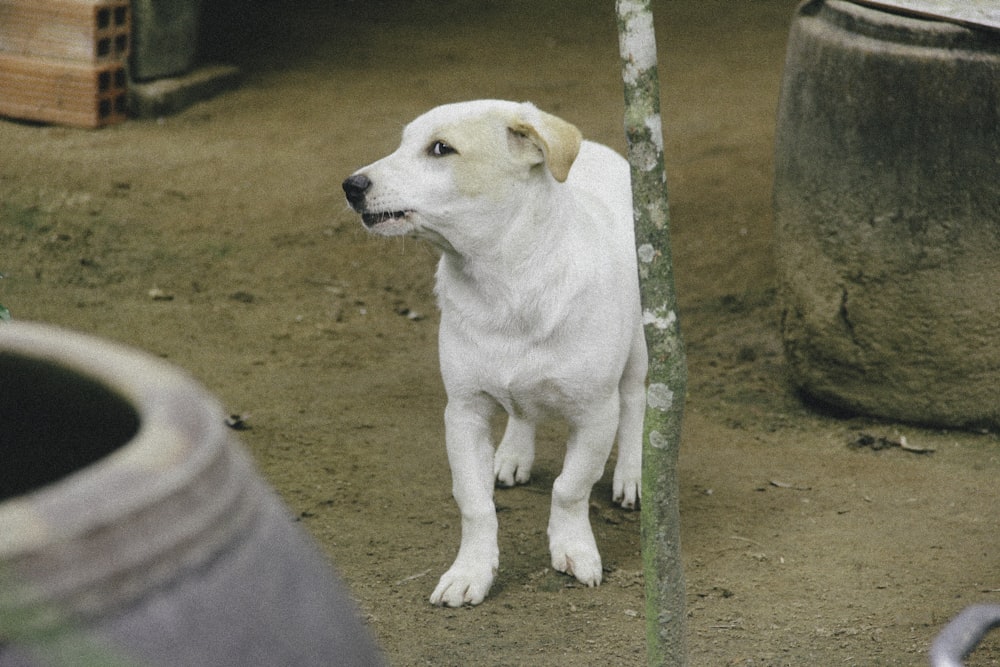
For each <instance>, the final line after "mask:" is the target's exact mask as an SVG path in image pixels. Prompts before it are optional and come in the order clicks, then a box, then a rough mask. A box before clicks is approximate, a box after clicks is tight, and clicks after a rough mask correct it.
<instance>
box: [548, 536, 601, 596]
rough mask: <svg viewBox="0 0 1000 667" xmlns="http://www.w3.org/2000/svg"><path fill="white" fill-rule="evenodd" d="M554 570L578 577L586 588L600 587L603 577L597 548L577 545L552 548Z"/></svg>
mask: <svg viewBox="0 0 1000 667" xmlns="http://www.w3.org/2000/svg"><path fill="white" fill-rule="evenodd" d="M551 550H552V568H553V569H555V570H558V571H559V572H564V573H566V574H568V575H571V576H573V577H576V579H577V581H579V582H580V583H581V584H584V585H586V586H599V585H600V584H601V578H602V576H603V570H602V568H601V554H600V553H598V551H597V547H596V546H591V545H585V544H576V545H570V544H567V545H561V546H555V545H553V546H552V547H551Z"/></svg>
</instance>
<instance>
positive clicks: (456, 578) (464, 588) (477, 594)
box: [431, 563, 496, 607]
mask: <svg viewBox="0 0 1000 667" xmlns="http://www.w3.org/2000/svg"><path fill="white" fill-rule="evenodd" d="M495 574H496V570H495V568H493V567H490V566H486V567H482V566H478V565H477V566H463V565H460V564H458V563H455V564H454V565H452V566H451V569H449V570H448V571H447V572H445V573H444V575H442V576H441V580H440V581H439V582H438V585H437V588H435V589H434V592H433V593H431V604H433V605H438V606H441V607H461V606H463V605H473V606H474V605H477V604H479V603H480V602H482V601H483V600H484V599H486V594H487V593H489V592H490V587H491V586H493V577H494V576H495Z"/></svg>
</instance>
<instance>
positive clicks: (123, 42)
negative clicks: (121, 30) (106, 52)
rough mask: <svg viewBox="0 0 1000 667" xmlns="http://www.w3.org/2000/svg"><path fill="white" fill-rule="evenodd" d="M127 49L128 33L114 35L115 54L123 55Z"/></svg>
mask: <svg viewBox="0 0 1000 667" xmlns="http://www.w3.org/2000/svg"><path fill="white" fill-rule="evenodd" d="M127 50H128V35H118V36H117V37H115V55H119V56H120V55H124V53H125V51H127Z"/></svg>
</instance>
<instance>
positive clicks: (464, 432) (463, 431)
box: [431, 400, 500, 607]
mask: <svg viewBox="0 0 1000 667" xmlns="http://www.w3.org/2000/svg"><path fill="white" fill-rule="evenodd" d="M489 418H490V408H487V407H486V406H485V405H482V404H481V403H471V404H470V403H467V402H458V401H451V400H449V402H448V407H447V408H446V409H445V440H446V444H447V448H448V463H449V464H450V466H451V475H452V493H453V494H454V496H455V501H456V502H457V503H458V509H459V511H460V512H461V514H462V541H461V545H460V546H459V549H458V557H456V558H455V562H454V563H453V564H452V566H451V568H450V569H449V570H448V571H447V572H445V573H444V575H443V576H442V577H441V580H440V581H439V582H438V585H437V588H435V589H434V592H433V593H432V594H431V603H432V604H437V605H446V606H448V607H461V606H462V605H464V604H472V605H476V604H479V603H480V602H482V601H483V599H484V598H485V597H486V594H487V593H489V590H490V586H492V585H493V577H494V576H496V571H497V568H498V567H499V566H500V548H499V546H498V544H497V527H498V526H497V515H496V507H495V506H494V504H493V446H492V444H491V443H490V424H489Z"/></svg>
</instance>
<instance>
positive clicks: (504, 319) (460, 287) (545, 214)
mask: <svg viewBox="0 0 1000 667" xmlns="http://www.w3.org/2000/svg"><path fill="white" fill-rule="evenodd" d="M553 187H554V192H552V193H550V194H549V195H548V196H546V197H527V198H525V199H524V200H523V201H522V202H519V205H516V206H513V207H512V209H511V215H510V216H509V217H508V218H507V223H506V224H507V227H506V228H505V229H504V230H503V233H500V234H498V233H496V232H497V230H493V232H492V233H491V234H475V235H463V236H462V238H460V239H457V238H456V239H450V240H449V241H448V245H447V247H446V246H444V245H439V247H440V248H442V250H443V254H442V257H441V262H440V264H439V265H438V271H437V286H436V290H435V291H436V292H437V294H438V299H439V302H440V305H441V308H442V310H444V309H449V308H450V309H452V310H459V311H467V312H468V313H469V314H470V315H475V316H480V315H481V316H485V317H487V318H489V319H491V320H494V322H493V324H488V323H486V322H483V323H482V324H483V325H484V326H495V327H501V328H502V327H507V326H519V324H518V323H519V322H523V323H533V325H538V326H539V327H540V328H541V329H546V330H547V329H550V328H551V327H553V326H556V324H557V322H558V321H559V320H560V319H561V314H560V313H559V312H557V311H558V310H559V308H560V307H561V304H555V303H549V301H550V300H551V299H550V298H549V295H550V294H551V293H553V292H558V290H555V289H554V284H556V283H563V282H565V281H567V278H568V276H569V274H570V273H571V272H575V271H577V270H578V268H579V266H578V262H580V261H581V259H582V258H581V257H578V256H577V255H576V253H575V250H576V246H577V245H578V244H577V243H575V242H574V241H575V235H574V231H573V226H574V224H575V222H576V220H577V216H578V215H579V211H578V210H577V207H576V205H575V203H574V200H573V198H572V197H569V196H565V195H564V194H563V190H562V188H563V187H564V186H562V185H554V186H553ZM553 195H554V196H553ZM540 202H544V203H540ZM466 222H467V223H468V224H470V225H475V224H476V223H477V222H479V221H466ZM493 224H496V223H495V222H494V223H493ZM463 226H465V225H463ZM473 228H474V227H473ZM473 303H475V305H473ZM467 306H470V307H468V308H467Z"/></svg>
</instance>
